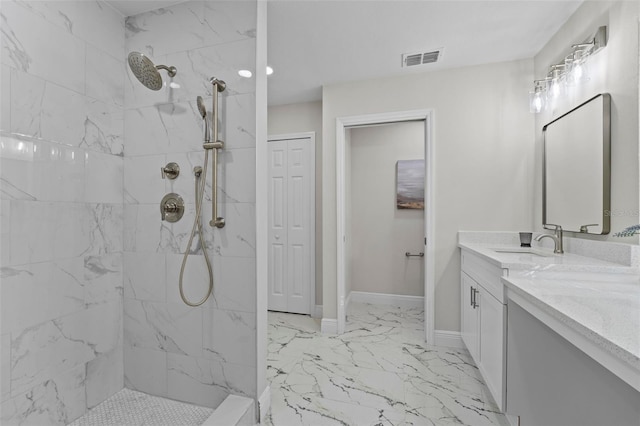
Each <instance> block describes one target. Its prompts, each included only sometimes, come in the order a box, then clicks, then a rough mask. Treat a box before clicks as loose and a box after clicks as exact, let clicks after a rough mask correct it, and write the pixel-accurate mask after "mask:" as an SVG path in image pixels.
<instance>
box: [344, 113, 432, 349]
mask: <svg viewBox="0 0 640 426" xmlns="http://www.w3.org/2000/svg"><path fill="white" fill-rule="evenodd" d="M432 118H433V112H432V111H431V110H419V111H406V112H394V113H383V114H371V115H363V116H354V117H342V118H338V119H336V173H337V176H336V194H337V200H336V210H337V253H336V255H337V257H336V262H337V332H338V333H339V334H341V333H343V332H344V330H345V323H346V307H347V302H348V301H347V297H348V296H349V291H350V282H348V280H349V279H350V277H349V275H350V270H349V269H350V268H349V259H348V255H349V252H350V246H349V245H350V244H351V241H350V239H348V238H347V236H348V235H349V233H350V229H349V223H350V222H349V218H348V215H349V212H350V211H351V208H352V206H351V205H350V203H351V199H350V194H349V193H348V192H349V191H348V188H349V183H350V173H349V170H348V167H349V164H348V161H350V159H349V157H350V146H349V143H348V140H349V136H350V135H349V131H350V129H355V128H358V127H363V126H373V125H380V124H389V123H402V122H419V123H421V124H422V125H423V126H424V133H423V137H424V145H423V146H424V150H423V154H424V210H423V214H424V222H423V223H424V234H423V235H422V236H421V237H423V238H422V241H421V243H422V244H423V247H424V248H423V250H422V251H420V252H421V253H424V256H423V257H419V261H422V262H423V265H422V266H423V271H424V274H423V277H422V280H423V283H422V285H423V286H424V287H423V288H424V329H425V340H426V341H427V342H429V343H431V344H433V343H434V317H435V316H434V293H435V290H434V287H435V285H434V283H435V274H434V252H435V251H434V243H435V241H434V238H433V237H434V235H433V230H434V215H433V212H434V210H435V209H434V208H433V203H432V199H433V176H434V157H433V143H432V122H433V119H432ZM409 253H410V254H413V253H412V252H411V251H409Z"/></svg>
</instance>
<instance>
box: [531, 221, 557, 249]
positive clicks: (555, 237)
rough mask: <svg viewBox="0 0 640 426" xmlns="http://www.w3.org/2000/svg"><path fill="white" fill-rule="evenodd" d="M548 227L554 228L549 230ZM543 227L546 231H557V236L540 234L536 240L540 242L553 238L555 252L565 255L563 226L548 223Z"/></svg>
mask: <svg viewBox="0 0 640 426" xmlns="http://www.w3.org/2000/svg"><path fill="white" fill-rule="evenodd" d="M547 226H553V228H547ZM542 227H543V228H544V229H551V230H553V231H555V235H551V234H540V235H538V236H537V237H536V238H534V239H535V240H536V241H540V240H541V239H543V238H545V237H547V238H551V239H552V240H553V243H554V244H555V247H554V249H553V252H554V253H556V254H562V253H564V250H563V248H562V226H560V225H553V224H551V223H547V224H545V225H542Z"/></svg>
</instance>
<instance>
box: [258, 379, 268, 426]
mask: <svg viewBox="0 0 640 426" xmlns="http://www.w3.org/2000/svg"><path fill="white" fill-rule="evenodd" d="M270 407H271V387H270V386H269V385H267V387H266V388H265V389H264V391H263V392H262V395H260V398H258V409H259V411H260V423H261V424H264V420H265V419H266V417H267V412H268V411H269V408H270Z"/></svg>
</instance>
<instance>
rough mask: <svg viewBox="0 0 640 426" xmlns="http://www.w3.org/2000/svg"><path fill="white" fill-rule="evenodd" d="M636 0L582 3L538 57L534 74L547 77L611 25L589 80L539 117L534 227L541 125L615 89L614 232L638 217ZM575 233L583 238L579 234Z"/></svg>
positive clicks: (538, 214) (538, 222)
mask: <svg viewBox="0 0 640 426" xmlns="http://www.w3.org/2000/svg"><path fill="white" fill-rule="evenodd" d="M639 4H640V3H639V2H637V1H624V2H609V1H605V2H596V1H587V2H584V3H583V4H582V5H581V6H580V7H579V8H578V10H577V11H576V13H575V14H574V15H573V16H572V17H571V18H569V20H568V21H567V22H566V24H565V25H564V26H563V27H562V28H561V29H560V31H558V32H557V33H556V34H555V35H554V36H553V37H552V38H551V40H550V41H549V43H547V45H546V46H545V47H544V48H543V49H542V50H541V51H540V52H539V53H538V54H537V55H536V56H535V58H534V66H535V78H537V79H540V78H544V77H545V75H546V73H547V71H548V66H549V65H551V64H555V63H558V62H560V61H561V60H562V59H563V58H564V57H565V56H566V55H567V54H568V53H569V52H570V50H571V45H572V44H575V43H581V42H583V41H584V40H586V39H587V38H588V37H589V36H591V35H592V34H593V33H594V32H595V30H596V29H597V28H598V27H599V26H601V25H606V26H607V32H608V37H607V38H608V42H607V46H606V47H605V48H604V49H602V50H601V51H599V52H598V53H597V54H595V55H594V56H592V57H591V58H589V60H588V62H587V69H588V72H589V81H588V82H586V83H585V84H581V85H579V86H577V87H575V88H572V90H571V91H570V92H569V93H568V94H567V95H566V96H565V97H562V98H561V99H559V102H558V107H557V108H556V110H555V111H552V112H550V111H547V112H544V113H541V114H538V115H537V116H536V127H535V140H536V157H535V159H536V163H535V170H536V179H535V184H536V187H535V207H534V208H535V210H534V211H535V228H536V230H542V174H541V173H542V146H543V135H542V127H543V126H544V125H545V124H546V123H548V122H550V121H552V120H553V119H554V118H555V117H557V116H559V115H562V114H563V113H564V112H566V111H568V110H570V109H571V108H573V107H575V106H577V105H579V104H580V103H582V102H584V101H586V100H587V99H589V98H591V97H593V96H595V95H596V94H598V93H603V92H608V93H610V94H611V210H612V216H611V233H615V232H617V231H620V230H622V229H624V228H625V227H627V226H630V225H634V224H637V223H639V221H638V205H639V196H638V192H639V191H638V188H639V186H638V179H635V178H631V177H632V176H638V173H639V170H638V143H639V142H638V60H637V56H638V14H639V13H640V12H639V9H640V6H639ZM574 236H576V237H580V238H585V237H586V236H585V235H584V234H579V233H576V234H574ZM588 238H591V239H600V240H611V239H613V240H616V241H621V242H628V243H633V244H637V243H638V236H635V237H629V238H625V239H620V238H614V237H612V236H611V234H609V235H608V236H589V237H588Z"/></svg>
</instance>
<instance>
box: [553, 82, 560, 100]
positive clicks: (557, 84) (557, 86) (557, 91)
mask: <svg viewBox="0 0 640 426" xmlns="http://www.w3.org/2000/svg"><path fill="white" fill-rule="evenodd" d="M558 96H560V82H559V81H558V80H557V79H553V81H552V82H551V97H552V98H557V97H558Z"/></svg>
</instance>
